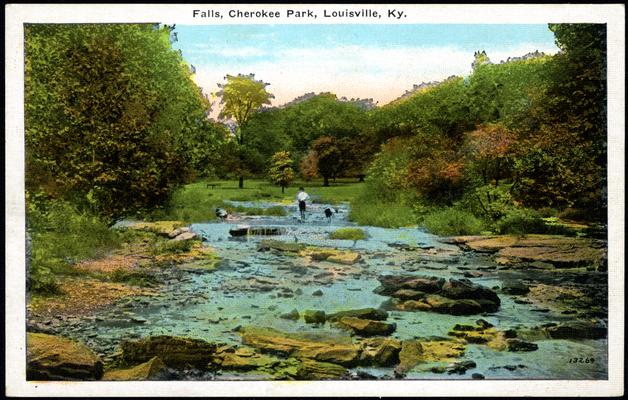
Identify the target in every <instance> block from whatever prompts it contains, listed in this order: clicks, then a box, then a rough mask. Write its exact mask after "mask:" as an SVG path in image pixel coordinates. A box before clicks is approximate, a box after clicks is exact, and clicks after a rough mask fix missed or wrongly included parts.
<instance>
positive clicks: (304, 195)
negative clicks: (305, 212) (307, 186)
mask: <svg viewBox="0 0 628 400" xmlns="http://www.w3.org/2000/svg"><path fill="white" fill-rule="evenodd" d="M309 198H310V196H309V195H308V194H307V193H305V192H299V193H297V200H298V201H305V200H307V199H309Z"/></svg>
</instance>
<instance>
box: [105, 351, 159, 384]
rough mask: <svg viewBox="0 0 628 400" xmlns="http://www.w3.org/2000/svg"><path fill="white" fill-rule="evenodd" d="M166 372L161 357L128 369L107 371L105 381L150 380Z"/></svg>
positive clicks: (156, 378)
mask: <svg viewBox="0 0 628 400" xmlns="http://www.w3.org/2000/svg"><path fill="white" fill-rule="evenodd" d="M165 373H166V364H164V362H163V361H161V359H160V358H159V357H153V358H151V359H150V360H148V361H146V362H145V363H142V364H140V365H136V366H135V367H132V368H128V369H116V370H111V371H107V372H105V374H104V375H103V377H102V379H103V380H104V381H149V380H160V379H162V377H163V374H165Z"/></svg>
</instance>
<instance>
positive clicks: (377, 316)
mask: <svg viewBox="0 0 628 400" xmlns="http://www.w3.org/2000/svg"><path fill="white" fill-rule="evenodd" d="M342 317H355V318H362V319H371V320H373V321H385V320H386V319H387V318H388V313H387V312H386V311H384V310H380V309H378V308H372V307H369V308H360V309H356V310H346V311H339V312H337V313H333V314H329V315H328V316H327V320H328V321H331V322H335V321H337V320H339V319H340V318H342Z"/></svg>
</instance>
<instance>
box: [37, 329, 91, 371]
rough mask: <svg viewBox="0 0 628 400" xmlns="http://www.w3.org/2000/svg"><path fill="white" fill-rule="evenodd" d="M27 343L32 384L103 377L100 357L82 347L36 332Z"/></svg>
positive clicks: (79, 344)
mask: <svg viewBox="0 0 628 400" xmlns="http://www.w3.org/2000/svg"><path fill="white" fill-rule="evenodd" d="M26 343H27V352H26V379H28V380H94V379H100V377H101V376H102V374H103V363H102V361H101V359H100V357H98V355H96V353H94V352H93V351H92V350H90V349H89V348H88V347H87V346H85V345H84V344H82V343H79V342H75V341H72V340H70V339H66V338H63V337H59V336H53V335H48V334H45V333H32V332H27V334H26Z"/></svg>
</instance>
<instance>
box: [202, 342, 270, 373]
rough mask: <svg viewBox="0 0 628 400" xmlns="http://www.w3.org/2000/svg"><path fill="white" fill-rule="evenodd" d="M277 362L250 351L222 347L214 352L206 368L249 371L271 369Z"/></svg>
mask: <svg viewBox="0 0 628 400" xmlns="http://www.w3.org/2000/svg"><path fill="white" fill-rule="evenodd" d="M279 362H280V361H279V360H278V359H277V358H275V357H270V356H268V355H265V354H258V353H256V352H255V351H253V350H251V349H247V348H238V349H234V348H232V347H229V346H223V347H222V348H219V349H218V350H217V351H216V353H215V354H214V356H213V357H212V359H211V361H210V363H209V364H208V366H207V367H208V368H209V369H211V370H216V369H225V370H236V371H251V370H255V369H259V368H265V367H272V366H274V365H277V364H278V363H279Z"/></svg>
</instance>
